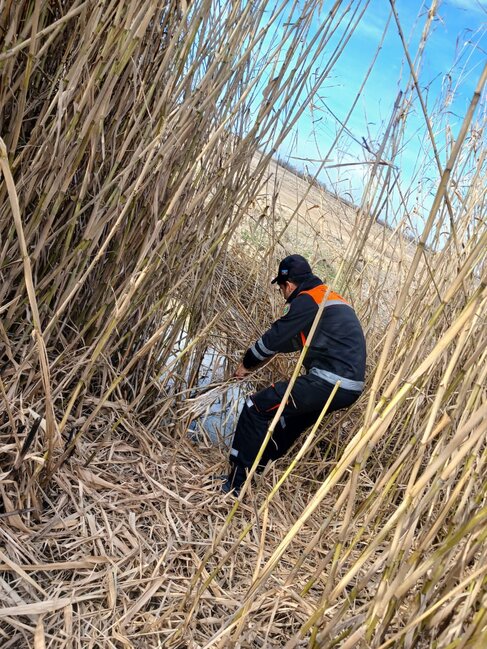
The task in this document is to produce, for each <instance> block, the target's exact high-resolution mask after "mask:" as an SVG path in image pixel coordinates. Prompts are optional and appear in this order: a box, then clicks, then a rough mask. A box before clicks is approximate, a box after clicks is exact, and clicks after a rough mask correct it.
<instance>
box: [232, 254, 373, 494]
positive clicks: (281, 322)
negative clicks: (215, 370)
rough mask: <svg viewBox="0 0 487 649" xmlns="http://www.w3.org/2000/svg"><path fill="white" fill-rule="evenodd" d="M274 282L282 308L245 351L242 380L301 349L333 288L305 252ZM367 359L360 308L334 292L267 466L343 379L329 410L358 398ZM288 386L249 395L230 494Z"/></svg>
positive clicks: (264, 460)
mask: <svg viewBox="0 0 487 649" xmlns="http://www.w3.org/2000/svg"><path fill="white" fill-rule="evenodd" d="M272 283H273V284H275V283H277V284H278V285H279V288H280V290H281V293H282V295H283V297H284V299H285V300H286V305H285V307H284V313H283V315H282V317H281V318H279V319H278V320H276V321H275V322H274V323H273V324H272V325H271V327H270V329H268V330H267V331H266V332H265V333H264V334H263V335H262V337H261V338H259V340H257V342H255V343H254V344H253V345H252V347H250V348H249V349H248V350H247V351H246V353H245V355H244V357H243V360H242V362H241V363H240V365H239V366H238V368H237V370H236V371H235V376H236V377H237V378H241V379H243V378H244V377H246V376H247V375H248V374H250V373H251V372H252V371H253V370H255V369H257V368H258V367H259V366H261V365H262V364H263V363H265V362H266V361H267V360H269V359H270V358H272V357H273V356H274V355H275V354H277V353H279V352H282V353H289V352H294V351H299V350H301V349H302V348H303V346H304V344H305V342H306V337H307V336H308V334H309V331H310V329H311V325H312V324H313V321H314V319H315V316H316V313H317V311H318V307H319V305H320V303H321V302H322V300H323V299H324V297H325V295H326V293H327V291H328V287H327V286H326V285H325V284H323V282H322V281H321V280H320V279H319V278H318V277H316V276H315V275H313V273H312V271H311V267H310V265H309V264H308V262H307V261H306V259H305V258H304V257H302V256H301V255H290V256H289V257H286V258H285V259H283V260H282V261H281V263H280V264H279V271H278V274H277V277H276V278H275V279H273V280H272ZM365 359H366V348H365V338H364V334H363V331H362V327H361V325H360V322H359V320H358V318H357V316H356V314H355V311H354V310H353V308H352V307H351V306H350V305H349V304H348V302H346V300H344V299H343V298H342V297H341V296H340V295H338V293H335V292H334V291H331V290H330V291H329V293H328V295H327V297H326V304H325V307H324V310H323V313H322V316H321V320H320V322H319V324H318V327H317V329H316V331H315V334H314V336H313V338H312V340H311V345H310V347H309V349H308V352H307V354H306V356H305V359H304V367H305V368H306V372H307V373H306V374H305V375H302V376H298V378H297V379H296V382H295V384H294V386H293V388H292V390H291V394H290V397H289V399H288V402H287V404H286V406H285V407H284V410H283V412H282V416H281V418H280V420H279V422H278V424H277V425H276V428H275V430H274V433H273V435H272V438H271V439H270V440H269V443H268V444H267V447H266V449H265V451H264V454H263V456H262V459H261V462H260V464H261V466H265V464H266V463H267V462H268V461H269V460H276V459H277V458H279V457H281V456H282V455H283V454H284V453H286V451H287V450H288V449H289V448H290V447H291V445H292V444H293V442H294V441H295V440H296V439H297V438H298V437H299V435H300V434H301V433H302V432H303V431H304V430H305V429H306V428H309V427H310V426H312V425H313V424H314V423H315V422H316V420H317V419H318V416H319V414H320V412H321V411H322V409H323V406H324V405H325V403H326V401H327V399H328V397H329V396H330V394H331V392H332V390H333V388H334V386H335V384H336V383H337V381H340V387H339V388H338V390H337V392H336V394H335V396H334V398H333V401H332V402H331V404H330V407H329V410H328V412H333V411H334V410H340V409H342V408H347V407H349V406H351V405H352V404H353V403H354V402H355V401H356V400H357V399H358V398H359V396H360V393H361V392H362V390H363V387H364V377H365ZM288 384H289V381H279V382H277V383H273V384H272V385H271V386H270V387H268V388H266V389H265V390H261V391H260V392H257V393H255V394H253V395H251V396H250V397H248V398H247V400H246V403H245V405H244V407H243V409H242V412H241V414H240V417H239V420H238V423H237V428H236V430H235V436H234V440H233V444H232V448H231V449H230V464H231V469H230V473H229V475H228V477H227V479H226V481H225V482H224V484H223V487H222V489H223V491H224V493H228V492H230V491H233V493H234V494H236V495H238V493H239V492H240V488H241V486H242V484H243V483H244V482H245V479H246V475H247V470H248V469H249V468H250V467H251V466H252V464H253V462H254V460H255V457H256V455H257V453H258V451H259V449H260V447H261V445H262V442H263V440H264V438H265V436H266V433H267V430H268V428H269V425H270V422H271V421H272V419H273V417H274V414H275V412H276V410H277V409H278V408H279V405H280V403H281V401H282V398H283V396H284V393H285V391H286V388H287V386H288Z"/></svg>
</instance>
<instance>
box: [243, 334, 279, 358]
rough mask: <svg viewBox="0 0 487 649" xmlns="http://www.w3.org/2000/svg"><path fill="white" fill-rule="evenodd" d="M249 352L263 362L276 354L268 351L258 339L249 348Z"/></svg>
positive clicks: (260, 339) (270, 350)
mask: <svg viewBox="0 0 487 649" xmlns="http://www.w3.org/2000/svg"><path fill="white" fill-rule="evenodd" d="M250 351H251V352H252V354H253V355H254V356H256V358H258V359H259V360H260V361H265V360H267V359H268V358H270V357H271V356H274V355H275V354H276V353H277V352H274V351H272V349H269V348H268V347H266V346H265V345H264V343H263V342H262V338H259V340H258V341H257V342H256V343H255V344H254V345H252V347H251V348H250Z"/></svg>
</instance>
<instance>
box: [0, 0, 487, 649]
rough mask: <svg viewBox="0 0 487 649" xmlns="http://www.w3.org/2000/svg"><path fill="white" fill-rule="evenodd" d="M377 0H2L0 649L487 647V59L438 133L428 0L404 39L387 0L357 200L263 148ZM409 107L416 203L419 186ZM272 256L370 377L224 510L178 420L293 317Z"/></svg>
mask: <svg viewBox="0 0 487 649" xmlns="http://www.w3.org/2000/svg"><path fill="white" fill-rule="evenodd" d="M367 8H368V3H367V2H363V3H361V2H357V1H355V0H350V2H336V3H333V4H332V5H331V7H330V8H327V7H325V10H323V11H320V7H319V6H317V3H315V2H312V1H311V0H308V1H306V0H305V2H303V3H300V4H299V6H298V5H297V4H296V5H292V6H291V7H289V4H288V3H282V4H274V3H266V2H260V1H257V2H253V3H248V2H232V3H225V2H218V1H206V0H197V1H196V2H185V1H183V0H177V1H173V2H168V3H158V2H155V1H154V0H139V2H134V1H130V0H129V1H128V2H125V3H120V2H117V1H116V0H101V1H95V0H73V1H72V2H65V1H64V0H60V1H59V2H50V3H45V2H31V1H30V0H19V1H18V2H15V3H14V2H11V1H7V2H4V3H2V4H0V10H1V14H0V29H1V35H2V36H1V38H2V47H1V53H0V76H1V84H0V102H1V114H0V137H1V139H0V168H1V173H2V185H1V186H0V235H1V239H0V240H1V246H0V264H1V277H2V282H1V285H0V293H1V300H0V312H1V319H0V337H1V343H2V346H1V353H2V374H1V377H0V392H1V399H0V403H1V411H2V412H1V416H0V440H1V465H0V471H1V475H0V503H1V505H2V507H1V511H0V520H1V525H0V537H1V548H0V563H1V574H0V593H1V604H0V638H1V644H2V647H6V648H7V647H15V648H16V647H30V646H34V647H35V648H36V649H38V648H39V649H40V648H42V647H52V648H53V649H54V648H56V649H57V648H58V647H59V648H61V647H80V648H81V647H83V648H86V647H135V648H139V647H140V648H143V647H148V648H152V647H154V648H155V647H174V648H180V649H182V648H183V647H188V648H189V647H194V648H197V647H207V648H209V647H252V648H254V647H286V648H288V649H290V648H291V647H304V646H310V647H324V648H327V647H330V648H331V647H340V648H341V649H352V648H355V647H363V648H366V647H367V648H369V647H370V648H374V649H386V648H387V647H404V648H405V649H406V648H413V647H414V648H420V649H421V648H423V647H425V648H426V647H427V648H431V649H433V648H434V649H450V648H451V649H453V648H455V649H459V648H467V647H469V648H473V647H482V646H484V643H485V641H486V638H487V612H486V611H487V594H486V592H487V589H486V586H487V545H486V529H487V503H486V495H487V494H486V484H487V483H486V480H485V471H486V460H487V445H486V441H487V423H486V422H487V405H486V392H485V386H486V378H487V363H486V357H487V351H486V350H487V345H486V334H485V312H486V303H487V288H486V274H485V273H486V265H485V251H486V250H487V245H486V244H487V229H486V223H485V213H486V210H485V205H486V199H487V189H486V187H487V183H486V182H485V180H486V166H485V165H486V163H485V158H486V148H485V138H484V133H485V114H486V113H485V95H484V94H482V93H483V89H484V86H485V81H486V77H487V68H486V69H484V70H483V71H477V74H478V77H479V80H478V83H477V86H476V89H475V92H474V94H473V96H472V99H471V103H470V106H468V107H467V108H466V110H465V114H464V115H463V116H462V125H461V127H460V128H459V130H458V132H457V133H456V136H455V138H454V139H453V137H451V138H450V139H448V140H447V142H446V145H442V144H440V142H439V141H438V139H437V138H438V136H437V135H436V133H437V132H438V131H437V130H435V129H433V128H432V125H433V124H435V125H437V126H439V125H440V124H441V125H444V120H446V119H447V110H446V108H445V106H441V105H439V106H437V107H436V108H435V111H434V112H428V108H427V102H426V100H425V98H424V97H423V95H422V88H421V84H420V83H419V82H418V75H419V69H420V65H421V57H422V55H423V52H424V46H425V43H426V41H427V39H428V35H429V31H430V29H431V24H432V21H433V18H434V16H435V12H436V9H437V3H436V2H433V4H432V7H431V8H430V12H429V13H428V15H427V16H425V17H423V20H424V28H423V37H422V40H421V43H420V45H419V48H418V53H417V54H415V53H412V52H410V51H409V50H408V45H407V43H406V41H405V39H404V36H403V30H402V27H401V23H400V19H399V16H398V14H397V11H396V8H395V3H394V2H393V1H392V0H391V19H390V24H394V26H395V28H397V30H398V32H399V35H400V38H401V42H402V44H403V47H404V51H405V60H406V61H407V65H408V72H409V81H408V82H405V84H404V91H403V93H402V94H400V95H399V96H398V100H397V102H396V106H395V108H394V111H393V114H392V115H391V116H390V119H389V121H388V122H387V123H386V124H385V125H384V128H383V138H382V141H381V142H380V143H379V144H378V146H377V150H376V151H375V153H373V154H371V157H369V159H368V160H367V169H368V171H367V173H368V176H367V184H366V191H365V193H364V196H363V200H362V203H361V205H360V206H359V207H358V208H355V207H354V206H353V205H351V204H349V203H344V202H342V201H340V200H339V199H338V198H336V197H333V196H332V195H331V194H329V193H327V192H326V191H324V190H323V188H322V187H320V185H319V183H317V182H316V178H310V179H309V182H308V181H307V180H306V179H303V178H298V177H296V176H294V175H293V174H292V173H291V172H289V171H285V170H284V169H283V168H282V167H279V166H278V165H277V164H276V163H275V161H272V159H271V158H272V154H273V153H274V152H275V151H276V149H277V147H278V146H279V145H280V144H281V143H282V141H283V140H284V138H285V137H286V136H287V135H288V134H289V133H290V132H291V130H292V128H293V126H294V124H295V123H296V120H297V119H298V117H299V116H300V115H301V114H302V113H303V111H304V110H305V108H306V106H307V104H308V102H309V100H310V99H311V98H313V97H315V92H316V91H317V90H318V89H319V88H320V85H321V84H322V82H323V80H324V79H325V78H326V77H327V76H328V75H329V74H330V72H331V71H332V70H333V66H334V65H335V63H336V61H337V60H338V58H339V56H340V54H341V53H342V51H343V50H344V48H346V46H347V42H348V39H349V37H350V36H351V35H352V33H353V32H354V30H355V29H356V28H357V25H358V24H359V23H360V20H361V19H362V18H363V15H364V12H365V11H366V10H367ZM338 28H340V29H339V31H340V30H341V33H342V36H341V37H340V39H339V42H338V44H337V42H336V41H335V40H333V38H334V35H335V33H336V32H337V30H338ZM372 67H373V63H372V64H371V69H372ZM316 70H318V72H316ZM368 74H370V70H369V72H368V73H367V75H368ZM365 81H366V79H364V83H365ZM360 90H361V89H360ZM360 90H358V93H357V98H358V96H359V94H360ZM416 105H417V106H418V110H419V111H421V114H422V115H423V118H424V120H425V125H426V127H425V138H426V139H425V142H424V143H423V148H424V151H425V153H424V156H425V158H427V157H428V159H429V156H430V152H432V158H431V159H433V161H434V165H435V178H434V181H433V182H432V183H431V184H428V182H429V180H428V179H427V178H426V177H425V178H422V179H421V187H419V188H418V187H417V188H416V189H415V191H418V192H419V191H424V193H425V195H426V193H427V192H428V191H433V198H432V200H430V201H429V202H428V201H425V205H424V214H420V213H419V212H415V209H416V208H414V209H412V208H411V207H410V203H411V200H410V198H411V195H412V191H413V189H412V188H411V187H407V186H405V185H404V181H403V179H402V177H401V175H400V154H401V150H402V146H403V144H404V140H405V137H406V136H405V133H406V131H405V123H406V120H407V118H408V113H409V111H411V110H412V109H413V107H415V106H416ZM350 116H351V112H350V113H349V115H348V116H347V118H346V119H345V121H343V123H341V125H340V127H339V130H338V131H337V134H336V139H335V142H334V145H333V147H332V149H331V151H332V152H334V153H335V152H336V151H338V149H339V148H340V146H341V144H342V143H343V142H344V138H346V129H347V122H348V120H349V118H350ZM446 132H448V131H446ZM329 157H330V155H329V154H327V155H325V156H324V162H323V164H322V169H324V170H325V171H326V164H327V162H326V161H327V159H328V158H329ZM425 164H426V162H425V161H424V160H419V159H418V167H417V171H418V173H421V171H422V170H423V165H425ZM423 175H424V174H423ZM290 187H291V189H289V188H290ZM293 195H294V197H293ZM384 211H386V212H387V227H385V226H383V225H380V224H379V223H378V221H379V219H380V218H382V215H383V214H384ZM420 217H423V218H422V220H421V218H420ZM418 223H421V225H420V226H418ZM415 228H416V229H419V232H417V233H416V232H414V230H415ZM411 232H413V233H414V234H413V235H411ZM244 234H245V237H244V236H243V235H244ZM416 234H417V236H416ZM296 246H299V248H300V249H299V250H297V249H296ZM284 252H301V253H303V254H308V255H309V257H310V261H311V262H312V264H314V265H315V267H316V268H317V269H319V270H320V271H323V272H325V273H328V274H329V276H328V277H323V279H324V280H325V281H329V282H330V283H331V284H332V285H333V287H334V288H336V289H338V290H340V291H342V292H343V293H344V294H345V295H346V296H347V297H348V298H349V299H350V300H352V302H353V304H354V306H355V308H356V309H357V311H358V313H359V315H360V317H361V319H362V322H363V324H364V326H365V329H366V333H367V340H368V346H369V357H370V358H369V372H368V381H367V389H366V391H365V392H364V395H363V396H362V398H361V399H360V400H359V402H357V403H356V404H355V405H354V406H353V408H352V409H350V410H349V411H347V412H345V413H335V414H333V415H332V416H329V417H326V415H325V416H324V418H323V419H322V420H321V421H320V422H319V425H317V426H315V427H314V428H313V429H312V430H311V431H310V432H309V433H308V435H307V436H306V438H305V439H304V440H303V442H304V444H303V445H302V446H301V447H299V448H294V449H292V450H291V452H290V453H289V454H288V456H287V457H285V458H283V459H282V460H281V461H279V462H278V463H276V464H275V465H272V466H269V467H268V468H267V469H266V471H265V472H264V474H263V475H262V476H257V477H256V479H255V481H253V482H249V483H248V485H247V490H246V493H245V497H244V498H242V499H240V501H230V500H229V499H224V498H223V497H222V496H220V495H219V494H218V493H217V491H216V490H215V485H214V484H212V480H211V476H212V475H213V474H215V473H220V472H221V471H222V469H223V467H224V463H225V452H224V451H223V450H222V449H220V448H218V447H216V446H211V445H210V444H209V443H207V442H206V441H205V440H204V439H203V440H199V441H198V442H197V443H196V444H193V443H191V441H190V439H189V437H188V434H187V429H188V425H189V424H190V422H191V420H192V419H193V417H194V416H195V415H196V414H197V415H199V416H200V415H201V413H202V412H204V410H205V408H206V407H207V406H208V405H209V401H210V400H211V397H212V395H213V394H214V392H215V391H219V390H221V391H223V390H224V389H225V388H226V387H228V386H230V385H233V381H232V379H231V378H227V377H229V376H230V374H231V369H232V367H233V366H234V364H235V363H236V362H237V361H238V359H239V357H240V355H241V353H242V351H243V349H244V347H245V346H246V344H247V343H249V342H251V341H253V340H254V339H255V338H256V336H257V335H258V334H259V333H260V332H261V331H262V330H263V328H265V326H266V325H267V323H268V322H270V320H271V318H272V316H273V315H277V314H278V312H279V309H280V307H281V305H280V304H279V302H278V298H277V297H276V295H275V294H274V293H272V292H270V291H269V290H268V281H269V279H270V277H271V276H272V274H273V273H274V271H275V266H276V261H277V260H278V259H279V258H280V257H282V256H283V253H284ZM208 349H213V350H216V351H217V352H218V353H219V355H220V356H221V357H222V358H224V359H226V368H225V373H224V375H222V377H221V380H219V381H218V383H216V384H212V385H210V386H205V387H204V389H203V388H201V386H199V385H198V378H199V373H200V368H201V364H202V361H203V359H204V356H205V352H207V350H208ZM296 361H297V359H296V358H291V359H289V358H288V357H281V358H277V359H275V361H273V364H272V367H269V366H266V367H265V368H264V369H263V370H261V371H260V372H259V373H257V374H256V376H255V377H253V379H252V382H251V383H249V384H247V385H246V388H247V389H248V390H249V391H250V390H252V389H255V388H256V387H258V386H259V385H263V384H265V383H267V382H268V380H270V379H271V377H273V379H274V380H275V379H276V377H285V376H290V375H291V374H292V373H293V369H294V368H295V367H296Z"/></svg>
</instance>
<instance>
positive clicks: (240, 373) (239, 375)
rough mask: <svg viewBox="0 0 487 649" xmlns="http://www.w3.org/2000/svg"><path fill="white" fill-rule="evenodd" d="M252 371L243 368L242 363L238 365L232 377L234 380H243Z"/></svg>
mask: <svg viewBox="0 0 487 649" xmlns="http://www.w3.org/2000/svg"><path fill="white" fill-rule="evenodd" d="M251 372H252V370H248V369H247V368H245V367H244V364H243V363H240V364H239V366H238V367H237V369H236V370H235V372H234V374H233V376H234V377H235V378H236V379H244V378H245V377H246V376H248V375H249V374H250V373H251Z"/></svg>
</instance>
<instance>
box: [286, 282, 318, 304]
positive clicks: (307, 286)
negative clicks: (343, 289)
mask: <svg viewBox="0 0 487 649" xmlns="http://www.w3.org/2000/svg"><path fill="white" fill-rule="evenodd" d="M320 284H323V282H322V281H321V279H320V278H319V277H316V275H311V277H310V278H309V279H305V280H304V282H301V284H300V285H299V286H298V287H297V288H296V289H295V290H294V291H293V292H292V293H291V295H290V296H289V297H288V298H287V300H286V302H288V303H289V302H292V301H293V300H294V299H295V298H297V297H298V295H299V294H300V293H301V291H308V290H309V289H310V288H315V287H316V286H319V285H320Z"/></svg>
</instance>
